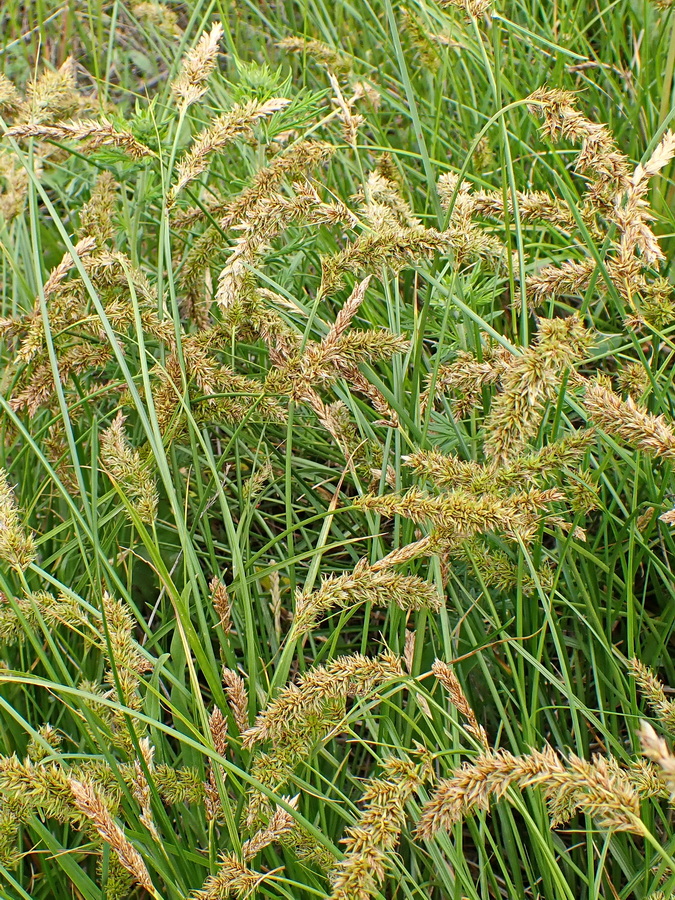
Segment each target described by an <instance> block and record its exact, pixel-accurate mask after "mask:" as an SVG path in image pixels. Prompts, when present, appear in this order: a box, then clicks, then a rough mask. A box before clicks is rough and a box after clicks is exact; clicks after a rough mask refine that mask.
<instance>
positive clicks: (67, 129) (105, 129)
mask: <svg viewBox="0 0 675 900" xmlns="http://www.w3.org/2000/svg"><path fill="white" fill-rule="evenodd" d="M7 134H8V136H9V137H13V138H16V139H20V138H29V137H37V138H42V139H43V140H49V141H86V149H88V150H98V149H99V147H118V148H119V149H120V150H124V152H125V153H128V154H129V156H131V157H132V159H142V158H143V157H144V156H152V155H153V151H152V150H150V148H149V147H146V146H145V144H142V143H141V142H140V141H138V140H137V139H136V138H135V137H134V136H133V135H132V134H131V133H130V132H128V131H118V130H117V129H116V128H115V126H114V125H113V123H112V122H110V121H109V120H108V119H106V118H101V119H76V120H73V121H72V122H60V123H59V124H58V125H44V124H41V123H35V122H28V123H26V124H25V125H13V126H12V127H11V128H8V129H7Z"/></svg>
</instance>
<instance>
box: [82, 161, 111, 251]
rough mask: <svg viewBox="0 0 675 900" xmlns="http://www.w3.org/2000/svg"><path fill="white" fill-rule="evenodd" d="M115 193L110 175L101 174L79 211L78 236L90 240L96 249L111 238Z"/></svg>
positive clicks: (106, 173) (108, 173)
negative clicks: (94, 243) (93, 242)
mask: <svg viewBox="0 0 675 900" xmlns="http://www.w3.org/2000/svg"><path fill="white" fill-rule="evenodd" d="M117 191H118V184H117V182H116V181H115V178H114V176H113V175H112V173H111V172H101V174H100V175H99V176H98V178H97V179H96V183H95V185H94V187H93V188H92V191H91V197H90V198H89V200H88V201H87V202H86V203H85V204H83V206H82V208H81V209H80V227H79V230H78V231H79V235H80V236H81V237H83V238H84V237H90V238H92V239H93V240H94V241H95V242H96V246H97V247H102V246H103V245H104V244H105V243H106V242H108V241H111V240H112V238H113V235H114V226H113V216H114V214H115V206H116V203H117Z"/></svg>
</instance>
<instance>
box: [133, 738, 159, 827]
mask: <svg viewBox="0 0 675 900" xmlns="http://www.w3.org/2000/svg"><path fill="white" fill-rule="evenodd" d="M138 744H139V747H140V750H141V754H142V756H143V764H144V765H141V762H140V760H138V759H137V760H135V762H134V778H133V783H132V793H133V795H134V797H135V798H136V800H137V802H138V805H139V806H140V808H141V815H140V816H139V820H140V822H141V824H142V825H144V826H145V827H146V828H147V829H148V831H149V832H150V834H151V835H152V837H153V838H154V840H156V841H159V835H158V833H157V829H156V827H155V820H154V818H153V815H152V805H151V801H150V785H149V784H148V779H147V778H146V775H145V770H146V769H147V771H148V772H150V773H151V774H152V772H153V770H154V768H155V764H154V758H155V748H154V747H153V746H152V744H151V743H150V740H149V739H148V738H147V737H143V738H141V739H140V741H139V742H138Z"/></svg>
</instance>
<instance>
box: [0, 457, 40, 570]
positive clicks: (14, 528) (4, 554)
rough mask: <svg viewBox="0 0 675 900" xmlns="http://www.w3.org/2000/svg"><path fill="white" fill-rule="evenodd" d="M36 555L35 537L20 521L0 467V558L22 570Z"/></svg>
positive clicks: (3, 472)
mask: <svg viewBox="0 0 675 900" xmlns="http://www.w3.org/2000/svg"><path fill="white" fill-rule="evenodd" d="M36 557H37V548H36V546H35V538H34V537H33V534H32V532H31V531H29V530H28V529H27V528H26V527H25V525H24V523H23V522H22V521H21V517H20V516H19V511H18V508H17V505H16V500H15V498H14V492H13V490H12V488H11V486H10V483H9V479H8V477H7V472H6V471H5V470H4V469H2V468H0V560H2V561H3V562H4V563H5V565H8V566H10V568H12V569H16V571H17V572H22V571H24V570H25V569H27V568H28V566H30V564H31V563H32V562H34V561H35V559H36Z"/></svg>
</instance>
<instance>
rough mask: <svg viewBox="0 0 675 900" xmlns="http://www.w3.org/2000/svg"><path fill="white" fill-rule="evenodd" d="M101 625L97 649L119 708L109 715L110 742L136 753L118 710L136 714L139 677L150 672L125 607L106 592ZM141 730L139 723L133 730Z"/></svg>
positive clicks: (138, 704) (121, 713)
mask: <svg viewBox="0 0 675 900" xmlns="http://www.w3.org/2000/svg"><path fill="white" fill-rule="evenodd" d="M101 605H102V607H103V616H104V620H105V621H104V623H102V624H101V635H100V646H101V648H102V650H103V653H104V655H105V657H106V659H107V662H108V668H107V669H106V672H105V681H106V683H107V684H108V685H109V687H110V690H111V696H112V699H114V700H116V701H117V703H119V705H120V707H119V708H118V707H112V708H110V711H109V713H108V716H109V719H110V727H111V730H112V742H113V744H114V745H115V746H117V747H119V748H120V749H122V750H123V751H124V752H126V753H129V754H133V753H134V752H135V750H134V745H133V741H132V739H131V735H130V734H129V724H128V721H127V717H126V715H125V713H124V712H123V710H122V708H121V707H126V708H128V709H133V710H138V709H140V708H141V705H142V699H141V696H140V693H139V690H138V688H139V686H140V682H141V679H140V676H141V675H143V674H144V673H146V672H149V671H150V670H151V669H152V663H151V662H150V660H149V659H147V658H146V657H145V656H144V655H143V654H142V653H141V650H140V648H139V646H138V644H137V643H136V641H135V640H134V637H133V629H134V620H133V618H132V615H131V612H130V610H129V608H128V606H127V605H126V604H125V603H123V602H122V601H121V600H117V599H115V598H114V597H112V596H111V595H110V594H108V593H107V591H104V593H103V595H102V600H101ZM135 727H136V728H137V729H142V728H143V726H142V724H141V723H137V724H136V726H135Z"/></svg>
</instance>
